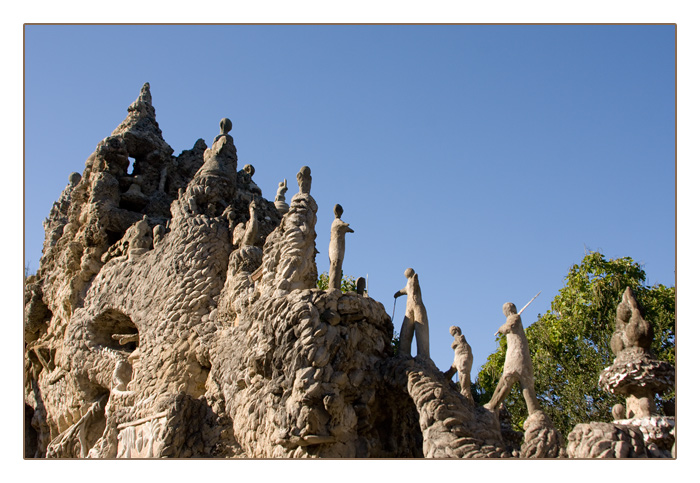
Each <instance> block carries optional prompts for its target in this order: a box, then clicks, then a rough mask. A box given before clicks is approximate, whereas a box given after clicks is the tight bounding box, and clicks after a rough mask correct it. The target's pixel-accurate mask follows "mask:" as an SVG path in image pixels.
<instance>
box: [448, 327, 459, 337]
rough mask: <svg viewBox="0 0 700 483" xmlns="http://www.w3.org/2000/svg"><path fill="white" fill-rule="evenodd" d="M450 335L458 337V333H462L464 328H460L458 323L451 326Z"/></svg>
mask: <svg viewBox="0 0 700 483" xmlns="http://www.w3.org/2000/svg"><path fill="white" fill-rule="evenodd" d="M450 335H451V336H452V337H457V336H458V335H462V329H460V328H459V327H457V326H456V325H453V326H452V327H450Z"/></svg>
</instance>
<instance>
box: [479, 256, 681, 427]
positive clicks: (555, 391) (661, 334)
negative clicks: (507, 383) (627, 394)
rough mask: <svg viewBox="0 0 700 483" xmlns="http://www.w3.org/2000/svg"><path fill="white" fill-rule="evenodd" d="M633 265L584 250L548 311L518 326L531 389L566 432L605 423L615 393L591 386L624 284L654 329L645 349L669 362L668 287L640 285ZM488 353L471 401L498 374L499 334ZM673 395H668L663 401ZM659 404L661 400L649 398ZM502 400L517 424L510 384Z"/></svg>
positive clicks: (516, 393) (519, 406)
mask: <svg viewBox="0 0 700 483" xmlns="http://www.w3.org/2000/svg"><path fill="white" fill-rule="evenodd" d="M645 279H646V275H645V273H644V270H642V268H641V266H640V265H639V264H638V263H636V262H635V261H634V260H632V259H631V258H628V257H624V258H618V259H613V260H606V259H605V257H604V256H603V255H602V254H600V253H598V252H590V253H587V254H586V256H585V257H584V258H583V260H582V261H581V263H580V264H579V265H574V266H573V267H571V269H570V270H569V274H568V275H567V277H566V285H565V286H564V288H562V289H561V290H560V291H559V294H558V295H557V296H555V297H554V301H553V302H552V305H551V309H550V310H548V311H547V313H545V314H544V315H539V316H538V320H537V321H536V322H535V323H533V324H532V325H531V326H529V327H528V328H527V329H525V333H526V335H527V339H528V343H529V346H530V353H531V355H532V364H533V368H534V374H535V391H536V393H537V398H538V399H539V401H540V404H541V405H542V407H543V409H544V411H545V412H546V413H547V414H548V415H549V417H550V418H551V419H552V420H553V422H554V424H555V426H556V427H557V428H558V429H559V430H560V431H561V432H562V433H563V434H564V435H566V434H568V433H569V432H570V431H571V430H572V429H573V427H574V426H575V425H576V424H578V423H585V422H590V421H610V420H611V419H612V416H611V412H610V410H611V408H612V406H613V405H614V404H616V403H618V402H621V403H624V400H623V398H621V397H619V396H613V395H611V394H608V393H605V392H603V391H602V390H601V389H600V388H598V376H599V374H600V372H601V371H602V370H603V369H604V368H605V367H607V366H609V365H611V364H612V362H613V360H614V355H613V353H612V351H611V349H610V338H611V336H612V333H613V331H614V329H615V314H616V309H617V305H618V303H619V302H620V300H621V298H622V293H623V292H624V290H625V288H626V287H628V286H629V287H631V288H632V290H633V291H634V293H635V296H636V298H637V301H638V302H639V303H640V305H641V306H642V308H643V309H644V318H645V319H646V320H647V321H649V323H650V324H651V325H652V327H653V329H654V342H653V345H652V352H653V353H654V356H655V357H656V358H657V359H659V360H665V361H668V362H670V363H671V364H674V365H675V362H676V358H675V346H676V340H675V322H676V317H675V303H676V289H675V287H665V286H663V285H654V286H652V287H648V286H645V285H644V281H645ZM499 344H500V345H499V348H498V350H497V351H496V352H494V353H493V354H491V355H490V356H489V358H488V360H487V362H486V364H484V366H483V367H482V369H481V371H480V372H479V375H478V377H477V381H476V388H475V389H476V394H477V396H478V399H479V402H480V403H481V404H484V403H486V402H488V400H489V399H490V398H491V395H492V394H493V391H494V389H495V388H496V384H497V383H498V380H499V378H500V376H501V371H502V369H503V363H504V361H505V354H506V340H505V337H504V336H500V340H499ZM673 397H675V396H674V395H673V394H671V395H666V396H664V399H669V398H673ZM657 402H658V403H659V405H660V404H661V401H660V400H659V401H657ZM505 405H506V407H507V408H508V410H509V412H510V413H511V415H512V416H513V423H514V424H515V425H516V426H519V428H520V429H521V430H522V424H523V423H524V422H525V419H526V418H527V408H526V407H525V401H524V400H523V398H522V394H521V392H520V387H519V385H518V384H516V385H515V386H514V387H513V389H512V391H511V394H510V395H509V396H508V398H507V399H506V401H505Z"/></svg>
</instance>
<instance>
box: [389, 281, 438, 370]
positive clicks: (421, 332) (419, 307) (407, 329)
mask: <svg viewBox="0 0 700 483" xmlns="http://www.w3.org/2000/svg"><path fill="white" fill-rule="evenodd" d="M404 275H405V276H406V278H407V279H408V282H407V283H406V286H405V287H404V288H402V289H401V290H399V291H398V292H396V293H395V294H394V298H397V297H400V296H401V295H406V296H407V297H408V300H407V301H406V315H405V316H404V318H403V324H401V333H400V334H399V354H405V355H408V356H410V355H411V343H412V342H413V333H414V332H415V334H416V345H417V346H418V355H419V356H423V357H425V358H430V341H429V336H428V312H427V311H426V310H425V305H423V297H422V296H421V292H420V285H419V283H418V274H417V273H416V272H415V270H413V269H412V268H407V269H406V271H405V272H404Z"/></svg>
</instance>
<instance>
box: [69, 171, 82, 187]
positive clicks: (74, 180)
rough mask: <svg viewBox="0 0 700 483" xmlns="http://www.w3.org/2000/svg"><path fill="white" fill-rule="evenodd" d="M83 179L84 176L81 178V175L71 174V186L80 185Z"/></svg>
mask: <svg viewBox="0 0 700 483" xmlns="http://www.w3.org/2000/svg"><path fill="white" fill-rule="evenodd" d="M81 179H82V176H80V173H71V174H70V176H68V182H69V183H70V185H71V186H75V185H77V184H78V183H80V180H81Z"/></svg>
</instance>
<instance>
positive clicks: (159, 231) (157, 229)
mask: <svg viewBox="0 0 700 483" xmlns="http://www.w3.org/2000/svg"><path fill="white" fill-rule="evenodd" d="M164 236H165V227H164V226H163V225H156V226H154V227H153V247H154V248H155V247H157V246H158V245H160V242H162V241H163V237H164Z"/></svg>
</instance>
